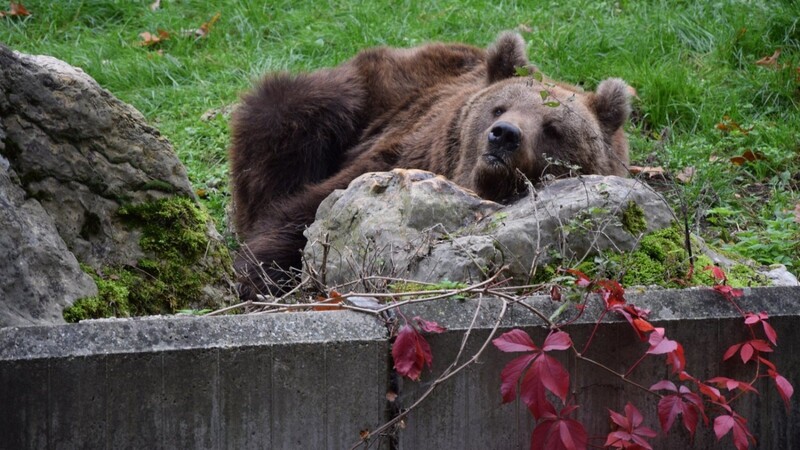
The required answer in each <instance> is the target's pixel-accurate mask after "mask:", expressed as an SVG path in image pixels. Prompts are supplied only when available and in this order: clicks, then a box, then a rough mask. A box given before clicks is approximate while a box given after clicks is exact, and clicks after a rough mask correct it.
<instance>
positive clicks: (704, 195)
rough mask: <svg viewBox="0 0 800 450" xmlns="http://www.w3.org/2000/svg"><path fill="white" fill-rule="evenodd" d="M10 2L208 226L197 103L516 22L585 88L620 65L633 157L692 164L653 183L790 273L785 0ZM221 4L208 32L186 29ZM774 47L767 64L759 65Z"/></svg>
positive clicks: (553, 65) (796, 169)
mask: <svg viewBox="0 0 800 450" xmlns="http://www.w3.org/2000/svg"><path fill="white" fill-rule="evenodd" d="M22 3H23V4H24V6H25V7H26V8H27V9H28V10H29V11H30V12H31V15H30V16H28V17H13V18H9V17H6V18H0V42H3V43H5V44H6V45H8V46H10V47H12V48H13V49H15V50H18V51H21V52H25V53H33V54H48V55H52V56H55V57H57V58H60V59H62V60H65V61H67V62H69V63H71V64H73V65H75V66H79V67H81V68H83V69H84V70H85V71H86V72H87V73H89V74H90V75H92V76H93V77H94V78H95V79H97V81H98V82H99V83H100V84H101V85H102V86H104V87H105V88H107V89H108V90H109V91H111V92H112V93H114V94H115V95H117V96H118V97H120V98H121V99H123V100H124V101H126V102H129V103H131V104H133V105H134V106H135V107H136V108H138V109H139V110H140V111H142V113H144V115H145V116H146V117H147V118H148V120H149V121H150V122H151V123H152V124H154V125H155V126H156V127H158V128H159V129H160V130H161V132H162V133H163V134H164V135H165V136H166V137H167V138H169V139H170V141H172V143H173V144H174V146H175V148H176V150H177V152H178V154H179V156H180V158H181V160H182V161H183V162H184V163H185V164H186V166H187V167H188V170H189V176H190V178H191V181H192V183H193V184H194V186H195V188H196V189H197V191H198V194H199V195H201V197H203V199H204V202H205V204H206V205H207V206H208V208H209V209H210V210H211V212H212V213H213V215H214V216H215V217H216V219H217V220H218V223H219V224H220V225H222V223H223V221H224V208H225V205H226V203H227V202H228V200H229V198H230V197H229V196H228V187H227V183H228V179H227V163H226V146H227V143H228V128H227V118H226V117H225V116H224V115H221V114H217V115H214V114H207V115H206V116H211V117H210V118H209V117H203V116H204V114H205V113H206V112H208V111H212V112H213V111H218V110H219V109H221V108H223V107H225V106H227V105H230V104H232V103H234V102H235V101H236V100H237V98H238V95H239V93H241V92H242V91H243V90H245V89H247V88H248V86H249V85H250V84H251V82H252V81H253V80H254V79H256V78H257V77H258V76H259V75H260V74H262V73H264V72H266V71H271V70H289V71H301V70H312V69H315V68H319V67H325V66H330V65H334V64H336V63H338V62H341V61H343V60H346V59H348V58H349V57H351V56H352V55H353V54H354V53H356V52H357V51H358V50H359V49H361V48H363V47H367V46H374V45H392V46H413V45H416V44H420V43H423V42H426V41H431V40H440V41H459V42H467V43H471V44H475V45H479V46H485V45H487V44H488V43H490V42H491V41H492V40H493V39H494V38H495V36H496V35H497V34H498V33H499V32H500V31H502V30H506V29H517V30H520V31H521V33H522V35H523V36H524V37H525V38H526V40H527V41H528V42H529V44H530V47H529V55H530V58H531V60H532V61H534V62H535V63H536V64H537V65H538V66H539V67H540V68H541V69H542V70H543V71H544V72H545V73H547V74H548V75H550V76H551V77H553V78H557V79H562V80H564V81H568V82H571V83H577V84H582V85H583V86H585V87H586V88H587V89H593V88H594V87H595V86H596V85H597V83H598V82H599V81H600V80H602V79H604V78H607V77H610V76H616V77H622V78H624V79H625V80H627V81H628V82H629V83H630V84H631V85H632V86H634V87H635V89H636V90H637V92H638V100H637V101H636V104H635V112H634V117H633V120H632V122H631V124H630V125H629V127H628V131H629V135H630V137H631V145H632V155H633V159H634V163H635V164H637V165H640V166H645V165H646V166H661V167H663V168H664V169H668V170H669V171H671V172H672V173H673V174H678V173H681V171H684V170H685V169H687V168H693V169H694V171H695V174H694V177H693V178H692V180H691V181H690V182H686V183H681V182H672V181H670V182H666V183H661V186H660V187H661V188H662V189H663V191H664V192H665V194H666V195H667V196H668V198H670V200H671V201H673V202H674V205H675V206H676V209H677V210H678V211H681V210H685V211H686V213H687V214H688V215H689V218H690V223H691V224H692V225H693V227H694V228H695V231H699V232H701V234H702V235H703V236H705V237H707V238H709V239H710V240H711V241H715V242H718V243H722V244H723V245H725V246H728V247H732V248H734V249H735V250H737V251H738V252H740V253H742V254H744V255H746V256H749V257H752V258H754V259H756V260H758V261H760V262H762V263H766V264H769V263H775V262H779V263H783V264H786V265H787V266H789V268H790V269H791V270H792V271H793V272H794V273H798V271H800V224H799V223H798V221H800V206H798V205H800V192H798V191H799V190H800V112H799V111H798V105H800V4H798V2H796V1H795V0H783V1H776V0H772V1H768V0H750V1H744V0H717V1H696V0H687V1H674V0H650V1H634V0H620V1H597V0H578V1H570V2H544V1H540V2H536V1H521V0H520V1H493V2H484V1H475V0H459V1H453V0H431V1H427V2H412V1H386V0H353V1H340V0H329V1H314V2H311V1H297V0H291V1H289V0H283V1H281V0H276V1H270V2H266V1H262V0H238V1H235V0H230V1H205V0H204V1H200V0H183V1H178V0H172V1H169V0H163V2H162V5H161V7H160V9H157V10H155V11H151V10H150V8H149V5H150V4H151V3H152V1H151V0H143V1H126V0H83V1H81V0H59V1H52V0H25V1H23V2H22ZM7 5H8V4H7V3H6V2H3V3H0V8H6V7H7ZM217 12H219V13H220V15H219V19H218V20H217V21H216V22H215V23H214V24H213V26H212V27H211V30H210V33H209V34H208V35H207V36H206V37H204V38H195V37H194V36H193V30H196V29H197V28H199V27H200V26H201V25H202V24H203V23H205V22H208V21H209V20H211V19H212V17H214V16H215V14H216V13H217ZM159 29H161V30H165V31H166V32H168V33H169V35H170V37H169V39H168V40H164V41H163V42H161V43H158V44H156V45H152V46H143V45H141V44H140V42H141V38H140V37H139V34H140V33H142V32H145V31H147V32H150V33H154V34H156V33H157V30H159ZM776 49H781V50H782V53H781V54H780V56H779V57H778V59H777V64H775V65H773V66H762V65H757V64H755V62H756V61H758V60H759V59H761V58H762V57H765V56H769V55H772V54H773V52H774V51H775V50H776ZM748 150H749V151H750V153H747V152H748ZM742 156H744V157H742ZM736 157H739V158H736ZM732 158H733V159H732ZM737 163H738V164H737ZM681 205H684V207H683V208H682V207H681ZM220 228H224V226H220Z"/></svg>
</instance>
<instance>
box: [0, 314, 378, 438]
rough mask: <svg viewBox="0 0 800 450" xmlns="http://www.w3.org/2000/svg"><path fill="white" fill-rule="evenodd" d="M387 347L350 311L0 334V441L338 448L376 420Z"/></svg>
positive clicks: (367, 321)
mask: <svg viewBox="0 0 800 450" xmlns="http://www.w3.org/2000/svg"><path fill="white" fill-rule="evenodd" d="M388 352H389V344H388V342H387V341H386V329H385V327H384V326H383V325H382V324H380V323H379V322H378V321H377V320H375V319H374V318H372V317H368V316H365V315H362V314H356V313H337V314H331V313H319V312H311V313H303V314H274V315H267V316H238V317H237V316H228V317H214V318H205V319H203V318H152V319H139V320H109V321H96V322H89V323H81V324H75V325H63V326H55V327H26V328H10V329H3V330H0V405H2V407H0V448H2V449H38V448H64V449H75V448H107V449H118V448H142V449H144V448H185V449H189V448H231V449H244V448H309V449H312V448H313V449H317V448H319V449H323V448H330V449H339V448H341V447H342V443H343V442H355V441H357V440H358V437H359V430H362V429H366V428H370V429H372V428H375V427H376V426H378V425H380V424H381V423H383V422H385V420H386V418H385V413H384V410H385V403H386V399H385V395H386V391H385V388H386V376H387V375H386V374H387V372H388V366H387V364H388V363H387V358H388V354H389V353H388Z"/></svg>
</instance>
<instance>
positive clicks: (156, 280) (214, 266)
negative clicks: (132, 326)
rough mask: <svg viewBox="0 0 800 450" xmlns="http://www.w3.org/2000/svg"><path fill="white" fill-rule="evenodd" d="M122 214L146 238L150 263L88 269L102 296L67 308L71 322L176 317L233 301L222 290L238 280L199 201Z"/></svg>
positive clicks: (153, 204)
mask: <svg viewBox="0 0 800 450" xmlns="http://www.w3.org/2000/svg"><path fill="white" fill-rule="evenodd" d="M117 213H118V215H119V217H120V218H121V219H122V220H123V221H124V222H125V223H126V225H127V226H129V227H130V228H132V229H137V230H139V231H140V232H141V238H140V240H139V245H140V247H141V249H142V250H143V251H144V252H145V254H146V255H147V257H146V258H143V259H141V260H139V261H138V263H137V264H136V265H135V266H119V267H103V268H101V269H95V268H91V267H89V266H86V265H84V266H82V267H83V268H84V271H85V272H87V273H89V275H91V276H92V278H93V279H94V280H95V283H96V284H97V287H98V295H97V296H95V297H89V298H84V299H80V300H78V301H76V302H75V303H74V304H73V305H72V306H70V307H69V308H66V309H65V310H64V319H65V320H67V321H68V322H77V321H79V320H83V319H92V318H101V317H129V316H141V315H152V314H173V313H175V312H177V311H179V310H183V309H200V308H206V307H219V306H221V305H222V304H224V303H225V302H226V301H227V300H230V299H232V297H230V296H228V298H226V297H225V295H224V292H225V290H224V289H219V287H220V286H223V287H224V286H225V285H226V284H230V280H232V279H233V270H232V264H231V257H230V254H229V253H228V249H227V248H226V247H225V245H224V243H223V242H222V241H221V240H219V239H216V238H215V237H214V236H213V231H212V230H211V229H209V223H210V222H209V218H208V215H207V214H206V212H205V211H204V210H203V209H202V207H201V206H199V205H198V204H197V203H195V201H194V200H193V199H190V198H186V197H172V198H164V199H159V200H154V201H150V202H146V203H141V204H138V205H126V206H123V207H121V208H120V209H119V210H118V212H117ZM210 291H216V293H211V292H210Z"/></svg>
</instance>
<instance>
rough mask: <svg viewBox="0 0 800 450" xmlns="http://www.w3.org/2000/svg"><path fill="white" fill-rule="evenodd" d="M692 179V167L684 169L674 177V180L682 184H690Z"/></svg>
mask: <svg viewBox="0 0 800 450" xmlns="http://www.w3.org/2000/svg"><path fill="white" fill-rule="evenodd" d="M692 178H694V167H692V166H689V167H684V168H683V169H681V171H680V172H678V173H677V175H675V179H676V180H678V181H680V182H681V183H683V184H687V183H690V182H691V181H692Z"/></svg>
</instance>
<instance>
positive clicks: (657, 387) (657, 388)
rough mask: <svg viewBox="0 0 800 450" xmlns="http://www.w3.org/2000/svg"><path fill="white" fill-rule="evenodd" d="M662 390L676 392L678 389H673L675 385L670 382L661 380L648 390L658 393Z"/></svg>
mask: <svg viewBox="0 0 800 450" xmlns="http://www.w3.org/2000/svg"><path fill="white" fill-rule="evenodd" d="M662 389H665V390H668V391H672V392H678V388H677V387H675V383H673V382H672V381H669V380H661V381H659V382H658V383H656V384H654V385H652V386H650V390H651V391H660V390H662Z"/></svg>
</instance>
